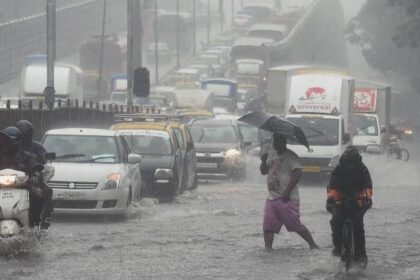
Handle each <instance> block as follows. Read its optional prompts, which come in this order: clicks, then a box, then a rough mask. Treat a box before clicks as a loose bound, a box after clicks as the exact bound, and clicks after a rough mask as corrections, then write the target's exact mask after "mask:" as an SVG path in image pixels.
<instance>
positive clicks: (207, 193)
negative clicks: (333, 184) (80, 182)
mask: <svg viewBox="0 0 420 280" xmlns="http://www.w3.org/2000/svg"><path fill="white" fill-rule="evenodd" d="M375 161H377V160H368V162H367V164H368V166H369V167H370V168H371V169H373V170H372V173H373V179H374V182H377V183H376V185H375V187H374V208H373V209H371V210H370V211H369V212H368V213H367V214H366V217H365V224H366V228H365V229H366V239H367V251H368V256H369V265H368V268H367V269H366V270H364V271H353V272H351V273H350V274H346V273H345V272H344V268H343V266H342V264H340V262H339V261H338V260H337V259H335V258H333V257H332V256H331V255H330V251H331V249H332V246H331V241H330V228H329V219H330V215H329V214H328V213H327V212H326V211H325V189H324V188H323V187H313V186H302V187H301V189H300V192H301V212H302V220H303V222H304V223H305V224H306V226H307V227H308V228H309V229H310V231H311V232H312V233H313V236H314V238H315V240H316V242H317V243H318V244H319V245H320V247H321V249H320V250H314V251H310V250H309V249H308V247H307V244H306V243H305V242H304V241H303V240H301V239H300V238H299V237H298V236H297V235H295V234H290V233H287V232H286V231H282V232H281V233H280V235H279V236H276V239H275V242H274V250H273V252H271V253H267V252H265V251H264V249H263V237H262V232H261V227H262V215H263V206H264V199H265V196H266V189H265V188H266V187H265V185H264V183H263V181H262V180H263V179H261V180H259V182H257V181H256V182H252V179H248V180H247V181H246V182H244V183H240V184H238V183H234V184H231V183H223V184H221V183H203V184H200V186H199V188H198V190H197V191H194V192H187V193H185V194H183V195H181V196H180V197H178V198H177V199H176V201H175V202H174V203H172V204H161V205H156V204H154V203H153V201H152V200H145V201H143V202H142V203H141V205H138V206H137V207H133V209H132V211H131V212H133V214H137V216H136V215H134V216H136V217H133V218H131V219H129V220H126V221H103V219H91V218H90V219H84V220H83V221H80V220H79V221H77V220H74V219H59V220H58V221H57V222H56V223H55V224H54V225H53V226H52V227H51V228H50V230H49V233H48V236H47V237H46V239H44V240H43V241H42V242H41V244H40V245H39V246H37V247H36V248H35V249H33V250H31V251H30V252H26V253H22V254H19V255H17V256H13V257H8V258H5V257H2V258H0V271H1V277H0V278H1V279H7V280H9V279H43V280H47V279H51V280H53V279H54V280H60V279H63V280H64V279H113V280H114V279H115V280H117V279H407V280H409V279H413V280H414V279H419V275H420V267H419V266H418V264H419V263H420V242H419V234H418V232H419V231H420V206H419V201H420V186H419V184H418V182H420V180H419V179H420V175H419V174H418V173H416V172H417V171H416V170H419V169H418V166H416V165H414V164H405V165H400V166H398V165H395V164H387V163H383V164H381V167H380V168H379V167H376V168H375V166H376V164H375ZM397 167H398V168H397ZM250 177H251V176H250ZM404 177H405V178H406V179H402V178H404ZM253 178H258V177H257V176H253ZM254 180H255V179H254Z"/></svg>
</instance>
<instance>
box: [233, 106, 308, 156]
mask: <svg viewBox="0 0 420 280" xmlns="http://www.w3.org/2000/svg"><path fill="white" fill-rule="evenodd" d="M239 121H241V122H245V123H248V124H250V125H253V126H256V127H259V128H261V129H264V130H267V131H269V132H272V133H277V134H280V135H282V136H283V137H285V138H286V139H292V140H296V141H298V142H299V143H300V144H302V145H304V146H305V147H307V148H308V149H309V143H308V139H306V135H305V133H304V132H303V130H302V129H301V128H300V127H298V126H296V125H294V124H293V123H291V122H289V121H287V120H285V119H281V118H278V117H276V116H274V115H271V114H267V113H264V112H261V111H257V112H251V113H248V114H245V115H243V116H242V117H240V118H239Z"/></svg>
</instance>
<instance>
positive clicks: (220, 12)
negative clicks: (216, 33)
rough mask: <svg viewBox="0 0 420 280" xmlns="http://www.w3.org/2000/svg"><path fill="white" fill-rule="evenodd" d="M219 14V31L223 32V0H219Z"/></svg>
mask: <svg viewBox="0 0 420 280" xmlns="http://www.w3.org/2000/svg"><path fill="white" fill-rule="evenodd" d="M219 14H220V33H222V34H223V25H224V21H225V14H224V7H223V0H219Z"/></svg>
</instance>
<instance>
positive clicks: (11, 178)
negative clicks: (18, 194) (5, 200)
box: [0, 175, 17, 187]
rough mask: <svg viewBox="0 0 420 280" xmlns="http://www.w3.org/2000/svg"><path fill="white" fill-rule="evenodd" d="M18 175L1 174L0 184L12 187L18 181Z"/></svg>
mask: <svg viewBox="0 0 420 280" xmlns="http://www.w3.org/2000/svg"><path fill="white" fill-rule="evenodd" d="M16 178H17V176H16V175H6V176H0V186H2V187H10V186H12V185H14V184H15V183H16Z"/></svg>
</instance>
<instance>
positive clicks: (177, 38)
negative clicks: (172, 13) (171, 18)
mask: <svg viewBox="0 0 420 280" xmlns="http://www.w3.org/2000/svg"><path fill="white" fill-rule="evenodd" d="M179 66H180V61H179V0H176V68H179Z"/></svg>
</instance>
